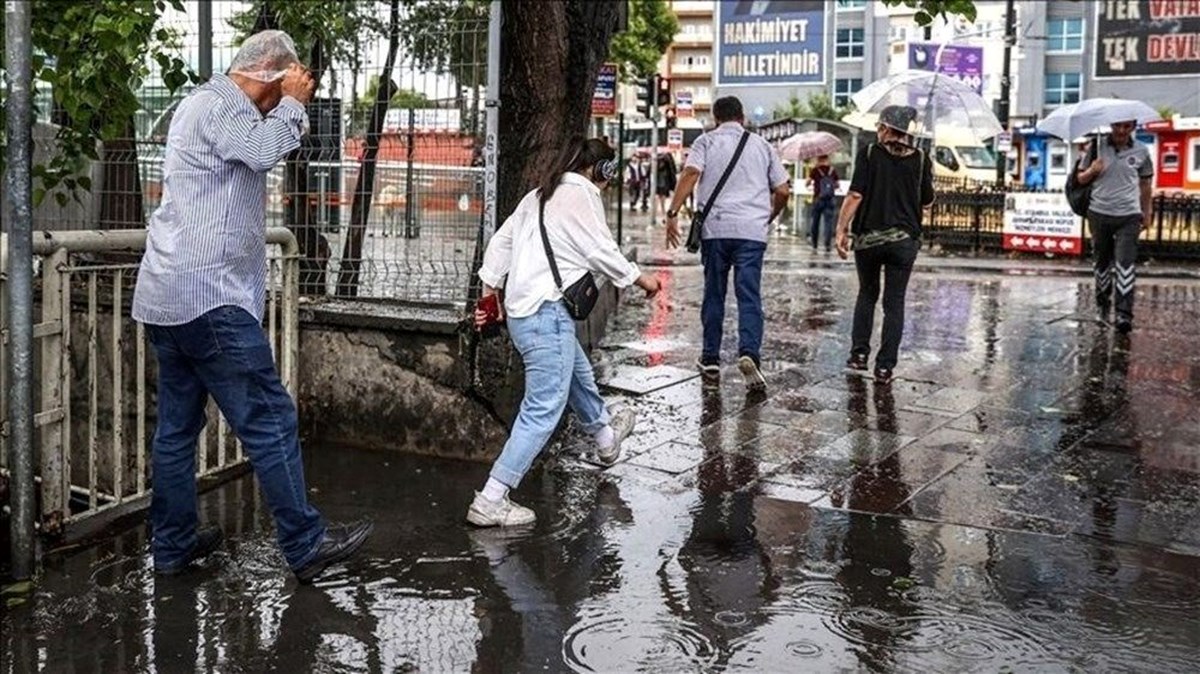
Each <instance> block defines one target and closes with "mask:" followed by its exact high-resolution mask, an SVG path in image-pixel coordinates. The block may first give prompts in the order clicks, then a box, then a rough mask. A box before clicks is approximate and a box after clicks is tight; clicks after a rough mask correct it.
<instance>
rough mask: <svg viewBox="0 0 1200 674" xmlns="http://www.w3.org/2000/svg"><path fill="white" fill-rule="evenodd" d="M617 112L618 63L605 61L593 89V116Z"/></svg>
mask: <svg viewBox="0 0 1200 674" xmlns="http://www.w3.org/2000/svg"><path fill="white" fill-rule="evenodd" d="M615 114H617V64H615V63H604V64H602V65H601V66H600V74H599V75H597V76H596V88H595V90H593V91H592V116H593V117H610V116H612V115H615Z"/></svg>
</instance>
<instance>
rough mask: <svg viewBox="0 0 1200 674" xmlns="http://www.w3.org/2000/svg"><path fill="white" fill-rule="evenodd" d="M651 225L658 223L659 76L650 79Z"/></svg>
mask: <svg viewBox="0 0 1200 674" xmlns="http://www.w3.org/2000/svg"><path fill="white" fill-rule="evenodd" d="M650 84H651V87H650V122H651V126H650V223H651V224H657V223H658V221H657V220H656V218H657V217H658V75H655V76H653V77H651V78H650Z"/></svg>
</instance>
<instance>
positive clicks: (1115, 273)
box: [1079, 121, 1154, 334]
mask: <svg viewBox="0 0 1200 674" xmlns="http://www.w3.org/2000/svg"><path fill="white" fill-rule="evenodd" d="M1136 126H1137V122H1132V121H1128V122H1117V123H1116V124H1113V125H1112V133H1111V134H1109V135H1107V136H1104V135H1101V136H1097V137H1096V138H1095V140H1093V141H1092V142H1093V143H1096V158H1095V160H1094V161H1092V162H1091V164H1088V163H1087V159H1088V157H1090V156H1091V155H1090V154H1088V155H1084V160H1083V162H1082V167H1081V168H1080V169H1079V183H1080V184H1081V185H1091V186H1092V198H1091V202H1090V204H1089V206H1088V214H1087V220H1088V226H1089V227H1090V228H1091V230H1092V242H1093V245H1094V246H1095V249H1096V260H1095V274H1096V287H1095V290H1096V310H1097V312H1098V313H1099V318H1100V320H1102V321H1105V322H1107V320H1108V315H1109V311H1110V310H1111V308H1112V304H1113V296H1114V295H1116V305H1117V312H1116V313H1117V316H1116V318H1117V320H1116V328H1117V331H1118V332H1120V333H1123V334H1127V333H1129V332H1130V331H1131V330H1133V284H1134V280H1135V266H1136V264H1137V242H1138V237H1139V236H1141V233H1142V230H1144V229H1146V228H1147V227H1149V226H1150V220H1151V217H1152V216H1153V199H1152V197H1153V191H1152V188H1153V183H1154V160H1153V159H1152V158H1151V157H1150V150H1149V149H1148V148H1147V147H1146V146H1145V145H1143V144H1142V143H1139V142H1138V141H1137V139H1135V138H1134V137H1133V130H1134V128H1135V127H1136Z"/></svg>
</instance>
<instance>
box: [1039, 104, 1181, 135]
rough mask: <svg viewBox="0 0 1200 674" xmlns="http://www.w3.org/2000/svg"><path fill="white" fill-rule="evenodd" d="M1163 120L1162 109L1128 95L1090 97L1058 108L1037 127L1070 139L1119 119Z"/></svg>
mask: <svg viewBox="0 0 1200 674" xmlns="http://www.w3.org/2000/svg"><path fill="white" fill-rule="evenodd" d="M1159 119H1162V117H1160V116H1159V115H1158V112H1157V111H1156V110H1155V109H1154V108H1152V107H1150V106H1149V105H1146V104H1145V103H1143V102H1141V101H1134V100H1129V99H1125V98H1089V99H1087V100H1086V101H1080V102H1078V103H1074V104H1071V105H1064V106H1062V107H1061V108H1057V109H1056V110H1054V111H1053V112H1051V113H1050V114H1048V115H1046V118H1045V119H1043V120H1042V121H1040V122H1038V124H1037V130H1038V131H1041V132H1042V133H1048V134H1050V135H1051V136H1057V137H1059V138H1062V139H1063V140H1069V139H1071V138H1076V137H1078V136H1082V135H1084V134H1086V133H1089V132H1092V131H1095V130H1096V129H1098V128H1103V127H1107V126H1109V125H1111V124H1113V123H1115V122H1129V121H1133V122H1137V123H1138V124H1139V125H1140V124H1145V123H1147V122H1153V121H1156V120H1159Z"/></svg>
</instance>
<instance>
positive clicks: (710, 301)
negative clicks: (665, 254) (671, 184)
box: [667, 96, 791, 390]
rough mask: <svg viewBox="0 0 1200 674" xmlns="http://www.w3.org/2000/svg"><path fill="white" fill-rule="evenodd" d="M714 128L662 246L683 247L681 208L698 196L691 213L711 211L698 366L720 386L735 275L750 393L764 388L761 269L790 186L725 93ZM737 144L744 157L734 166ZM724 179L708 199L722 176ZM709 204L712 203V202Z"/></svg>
mask: <svg viewBox="0 0 1200 674" xmlns="http://www.w3.org/2000/svg"><path fill="white" fill-rule="evenodd" d="M713 117H714V118H715V119H716V122H717V127H716V128H714V129H713V130H711V131H708V132H706V133H704V134H703V135H701V136H700V137H699V138H697V139H696V142H695V143H693V144H692V149H691V152H690V153H689V154H688V160H687V164H686V165H685V166H684V167H683V173H682V175H681V176H680V179H679V189H677V190H676V191H675V197H674V199H673V200H672V202H671V208H670V209H669V210H668V211H667V246H668V247H674V246H678V245H679V243H680V237H681V235H680V231H679V209H680V207H681V206H682V205H683V203H684V201H685V200H686V199H687V198H688V196H689V195H690V194H691V193H692V190H697V191H698V193H699V194H698V196H697V197H696V208H697V209H699V210H700V212H703V211H704V209H705V208H706V207H708V208H709V211H708V215H707V218H706V219H705V220H704V225H703V231H702V233H701V244H700V261H701V263H702V264H703V265H704V302H703V304H702V306H701V308H700V322H701V324H702V325H703V327H704V346H703V350H702V351H701V353H700V360H699V362H698V363H697V366H698V367H699V368H700V372H701V375H702V376H703V382H704V384H703V385H704V387H705V388H708V389H713V388H718V387H719V386H720V381H721V338H722V336H723V335H722V333H723V332H724V329H725V327H724V326H725V294H726V290H727V288H728V286H729V272H730V270H733V286H734V293H735V294H736V295H737V303H738V369H739V370H740V371H741V373H742V376H743V377H744V378H745V380H746V385H747V386H748V387H749V388H751V389H752V390H753V389H762V388H765V387H766V384H767V380H766V378H765V377H763V374H762V342H763V307H762V265H763V255H764V254H765V252H766V250H767V233H768V231H769V230H770V226H771V222H772V221H774V220H775V218H776V216H778V215H779V213H780V211H782V210H783V207H784V206H785V205H787V200H788V197H789V196H790V194H791V189H790V181H789V179H788V174H787V171H785V170H784V169H783V163H782V162H781V161H780V160H779V155H778V153H776V152H775V148H773V147H771V144H770V143H768V142H767V141H766V140H764V139H763V137H762V136H759V135H757V134H753V133H750V132H749V131H747V130H746V127H745V123H746V117H745V114H744V112H743V110H742V102H741V101H740V100H738V99H737V97H735V96H725V97H722V98H719V99H717V101H716V102H715V103H713ZM739 145H741V146H742V153H741V155H740V156H738V157H737V162H736V163H735V162H734V158H735V154H736V153H737V152H738V147H739ZM727 170H728V171H729V179H728V181H726V182H725V185H724V186H723V187H722V189H721V191H720V193H719V194H717V195H716V197H715V198H714V197H713V192H714V189H715V188H716V186H717V183H718V182H720V181H721V177H722V174H723V173H725V172H726V171H727ZM710 201H711V202H712V203H710Z"/></svg>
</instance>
